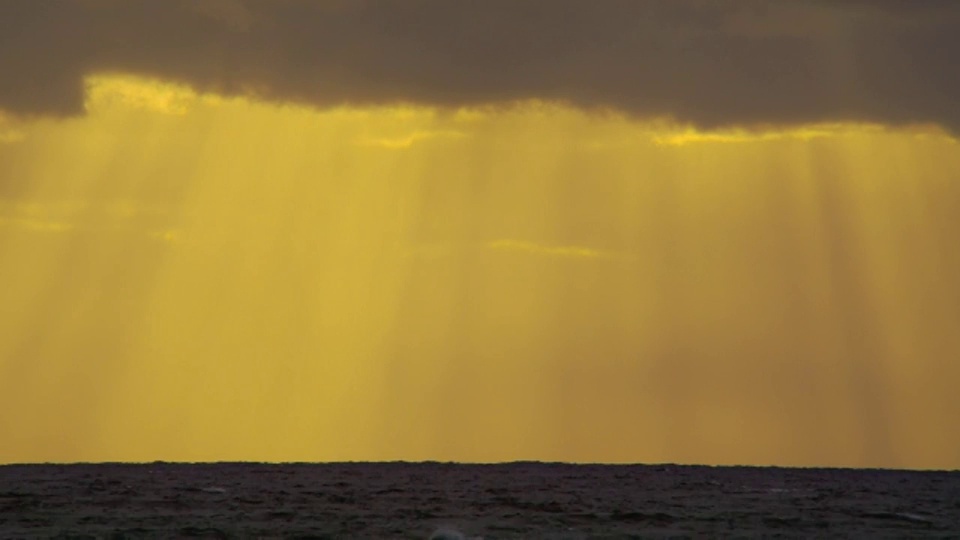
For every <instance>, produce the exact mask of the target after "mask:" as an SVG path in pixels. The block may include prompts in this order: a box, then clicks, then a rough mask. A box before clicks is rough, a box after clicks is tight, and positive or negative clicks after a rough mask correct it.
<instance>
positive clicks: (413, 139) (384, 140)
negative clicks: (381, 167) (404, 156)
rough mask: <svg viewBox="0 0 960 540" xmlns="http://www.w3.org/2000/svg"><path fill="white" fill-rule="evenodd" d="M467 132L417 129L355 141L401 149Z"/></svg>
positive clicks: (364, 144) (454, 137)
mask: <svg viewBox="0 0 960 540" xmlns="http://www.w3.org/2000/svg"><path fill="white" fill-rule="evenodd" d="M466 136H467V134H466V133H463V132H462V131H453V130H417V131H414V132H412V133H409V134H407V135H402V136H399V137H379V138H369V139H361V140H359V141H357V144H358V145H361V146H379V147H381V148H388V149H391V150H401V149H404V148H410V147H411V146H413V145H414V144H417V143H419V142H422V141H426V140H430V139H462V138H464V137H466Z"/></svg>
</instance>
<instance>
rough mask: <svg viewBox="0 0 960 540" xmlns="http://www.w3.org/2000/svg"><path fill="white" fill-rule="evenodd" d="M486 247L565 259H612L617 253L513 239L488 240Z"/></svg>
mask: <svg viewBox="0 0 960 540" xmlns="http://www.w3.org/2000/svg"><path fill="white" fill-rule="evenodd" d="M486 247H487V248H488V249H492V250H497V251H511V252H516V253H529V254H531V255H542V256H546V257H558V258H566V259H612V258H614V257H615V256H616V255H617V254H616V253H613V252H610V251H602V250H598V249H592V248H588V247H584V246H545V245H542V244H537V243H534V242H527V241H523V240H514V239H500V240H493V241H491V242H488V243H487V245H486Z"/></svg>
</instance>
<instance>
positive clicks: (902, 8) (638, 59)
mask: <svg viewBox="0 0 960 540" xmlns="http://www.w3.org/2000/svg"><path fill="white" fill-rule="evenodd" d="M957 28H960V2H955V1H949V0H943V1H936V0H909V1H908V0H904V1H895V0H880V1H869V2H867V1H852V0H848V1H822V0H806V1H800V0H737V1H734V0H730V1H714V0H663V1H659V0H326V1H312V2H308V1H296V0H243V1H241V0H194V1H174V0H164V1H158V0H75V1H43V2H40V1H36V2H34V1H9V2H3V3H0V73H2V79H0V107H2V108H4V109H7V110H8V111H12V112H13V113H19V114H52V115H69V114H78V113H80V112H81V111H82V101H83V88H82V77H83V75H84V74H88V73H93V72H104V71H123V72H131V73H136V74H143V75H151V76H158V77H163V78H169V79H173V80H177V81H181V82H186V83H189V84H191V85H193V86H194V87H196V88H198V89H201V90H211V91H217V92H222V93H226V94H248V95H256V96H258V97H260V98H262V99H270V100H278V101H297V102H303V103H309V104H315V105H317V106H321V107H322V106H329V105H339V104H345V103H349V104H357V105H363V104H383V103H397V102H407V103H419V104H431V105H438V106H461V105H491V104H498V103H505V102H511V101H514V100H522V99H528V98H540V99H548V100H560V101H565V102H568V103H571V104H574V105H577V106H581V107H585V108H612V109H616V110H620V111H623V112H626V113H629V114H631V115H635V116H640V117H650V116H671V117H674V118H676V119H678V120H680V121H684V122H692V123H695V124H698V125H700V126H705V127H716V126H724V125H733V124H739V125H747V124H757V123H772V124H791V123H803V122H818V121H833V120H858V121H875V122H882V123H891V124H902V123H926V122H934V123H939V124H941V125H943V126H945V127H947V128H948V129H950V130H952V131H954V132H957V131H960V105H958V102H957V99H956V96H958V95H960V70H958V69H955V62H956V58H958V57H960V32H957Z"/></svg>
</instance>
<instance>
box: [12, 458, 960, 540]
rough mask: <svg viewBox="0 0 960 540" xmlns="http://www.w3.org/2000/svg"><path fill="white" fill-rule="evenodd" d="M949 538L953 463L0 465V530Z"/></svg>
mask: <svg viewBox="0 0 960 540" xmlns="http://www.w3.org/2000/svg"><path fill="white" fill-rule="evenodd" d="M715 537H722V538H731V537H738V538H751V537H756V538H773V537H777V538H830V537H838V538H849V537H858V538H960V472H958V471H905V470H869V469H822V468H809V469H797V468H779V467H708V466H689V465H582V464H567V463H539V462H518V463H504V464H490V465H483V464H458V463H434V462H427V463H405V462H394V463H330V464H317V463H284V464H264V463H197V464H189V463H165V462H156V463H143V464H122V463H104V464H69V465H58V464H36V465H4V466H0V538H3V539H12V538H73V539H80V538H88V539H94V538H300V539H308V538H313V539H339V538H358V539H359V538H376V539H391V538H397V539H401V538H403V539H422V540H428V539H430V538H433V539H434V540H439V539H444V540H449V539H458V540H459V539H480V538H482V539H484V540H490V539H519V538H531V539H564V540H573V539H588V538H597V539H620V538H623V539H626V538H715Z"/></svg>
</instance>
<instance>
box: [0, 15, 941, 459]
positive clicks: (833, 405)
mask: <svg viewBox="0 0 960 540" xmlns="http://www.w3.org/2000/svg"><path fill="white" fill-rule="evenodd" d="M958 25H960V3H956V2H951V1H946V0H944V1H936V0H911V1H897V0H877V1H853V0H848V1H826V0H824V1H820V0H776V1H773V0H769V1H767V0H742V1H713V0H710V1H708V0H671V1H658V0H589V1H588V0H577V1H575V0H457V1H449V0H317V1H301V0H269V1H268V0H192V1H185V0H184V1H179V0H171V1H169V2H167V1H164V2H157V1H146V0H73V1H66V0H53V1H49V2H26V1H24V2H3V3H0V73H2V74H3V76H2V79H0V298H2V301H0V440H3V441H4V443H3V444H2V445H0V463H12V462H46V461H55V462H73V461H152V460H169V461H221V460H255V461H347V460H349V461H366V460H376V461H379V460H439V461H470V462H477V461H480V462H492V461H493V462H497V461H512V460H543V461H574V462H617V463H621V462H643V463H664V462H671V463H702V464H717V465H722V464H755V465H788V466H850V467H896V468H948V469H956V468H958V467H960V432H958V431H957V430H956V429H954V427H953V425H954V423H955V419H956V418H958V417H960V400H957V399H956V398H955V393H956V381H958V380H960V362H958V360H960V332H958V331H957V328H958V327H960V280H958V279H957V276H960V250H958V249H957V248H956V241H955V238H956V236H957V233H958V232H960V143H958V133H960V105H958V102H957V100H956V97H955V96H957V95H960V71H958V70H956V69H954V68H953V63H954V62H955V59H956V57H957V55H958V54H960V34H958V33H957V32H956V31H955V29H956V28H957V27H958Z"/></svg>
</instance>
